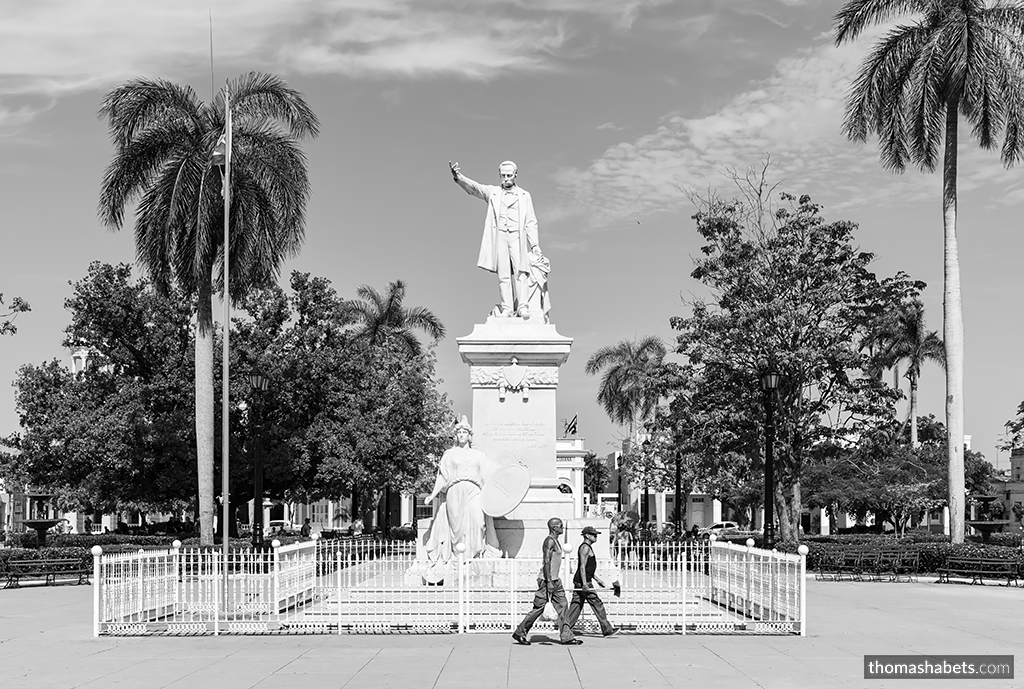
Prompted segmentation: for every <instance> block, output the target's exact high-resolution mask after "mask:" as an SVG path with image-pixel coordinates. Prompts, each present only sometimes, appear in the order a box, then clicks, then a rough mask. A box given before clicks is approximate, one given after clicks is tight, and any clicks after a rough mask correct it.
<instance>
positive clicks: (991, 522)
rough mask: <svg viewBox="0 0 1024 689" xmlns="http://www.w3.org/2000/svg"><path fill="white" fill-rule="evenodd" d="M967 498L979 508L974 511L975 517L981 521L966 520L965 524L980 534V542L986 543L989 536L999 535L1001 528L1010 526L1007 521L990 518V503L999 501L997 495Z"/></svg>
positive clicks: (969, 496) (970, 496)
mask: <svg viewBox="0 0 1024 689" xmlns="http://www.w3.org/2000/svg"><path fill="white" fill-rule="evenodd" d="M967 497H968V498H970V499H971V500H973V501H974V502H976V503H978V505H979V507H978V509H977V511H976V513H977V516H979V517H981V519H968V520H967V521H966V524H967V525H968V526H970V527H971V528H973V529H975V530H976V531H978V532H980V533H981V541H982V542H983V543H987V542H988V539H989V536H991V535H992V534H993V533H999V532H1001V531H1002V530H1003V527H1005V526H1008V525H1009V524H1010V520H1009V519H993V518H992V503H993V502H995V501H996V500H999V499H1000V496H998V495H968V496H967Z"/></svg>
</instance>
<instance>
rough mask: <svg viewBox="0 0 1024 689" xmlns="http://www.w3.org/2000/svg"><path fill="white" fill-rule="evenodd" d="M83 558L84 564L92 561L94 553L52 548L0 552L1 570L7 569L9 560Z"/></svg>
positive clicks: (5, 549) (80, 549)
mask: <svg viewBox="0 0 1024 689" xmlns="http://www.w3.org/2000/svg"><path fill="white" fill-rule="evenodd" d="M67 558H81V559H82V561H83V562H86V561H88V562H91V561H92V553H91V552H89V549H88V548H78V547H50V546H47V547H45V548H3V549H2V550H0V569H6V568H7V562H8V561H9V560H58V559H67Z"/></svg>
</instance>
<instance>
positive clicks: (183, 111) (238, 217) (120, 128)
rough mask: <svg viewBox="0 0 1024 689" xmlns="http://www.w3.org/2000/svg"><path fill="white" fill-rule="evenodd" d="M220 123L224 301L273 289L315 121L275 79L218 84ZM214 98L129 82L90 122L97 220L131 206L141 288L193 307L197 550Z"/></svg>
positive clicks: (254, 77) (298, 213)
mask: <svg viewBox="0 0 1024 689" xmlns="http://www.w3.org/2000/svg"><path fill="white" fill-rule="evenodd" d="M228 91H229V92H230V97H231V114H232V123H233V127H232V132H233V133H232V151H231V153H230V155H231V159H232V167H231V190H230V192H231V194H230V199H231V228H230V235H231V239H230V242H231V251H230V252H229V253H230V260H231V265H230V266H229V270H230V278H231V279H230V286H231V294H230V295H228V296H229V298H231V299H232V300H233V301H237V300H239V299H240V298H242V297H244V296H245V295H246V294H247V293H248V292H249V291H250V290H252V289H253V288H256V287H261V286H265V285H267V284H270V283H271V282H273V280H274V279H275V278H276V276H277V274H278V272H279V271H280V268H281V265H282V263H283V262H284V260H285V259H287V258H289V257H291V256H293V255H295V254H296V253H297V252H298V250H299V247H300V245H301V242H302V238H303V232H304V222H305V221H304V215H305V205H306V199H307V198H308V196H309V190H310V187H309V180H308V178H307V175H306V160H305V156H304V155H303V153H302V151H301V150H300V148H299V146H298V141H299V140H300V139H302V138H304V137H306V136H315V135H316V134H317V132H318V129H319V123H318V121H317V118H316V115H314V114H313V111H312V110H311V109H310V108H309V106H308V105H307V104H306V101H305V100H304V99H303V97H302V95H301V94H299V93H298V92H297V91H295V90H293V89H290V88H288V87H287V86H286V85H285V83H284V82H283V81H282V80H281V79H279V78H278V77H276V76H272V75H269V74H260V73H255V72H254V73H250V74H247V75H245V76H242V77H241V78H239V79H237V80H235V81H232V82H229V84H228ZM224 104H225V94H224V92H221V93H219V94H218V95H217V97H216V98H215V99H214V101H213V102H212V103H203V102H201V101H200V100H199V99H198V98H197V96H196V94H195V92H194V91H193V90H192V89H191V88H190V87H187V86H180V85H177V84H173V83H170V82H168V81H164V80H153V79H135V80H132V81H129V82H127V83H125V84H122V85H121V86H118V87H116V88H114V89H113V90H111V91H110V92H109V93H108V94H107V95H106V97H105V98H104V99H103V104H102V106H101V108H100V116H101V117H102V118H104V119H106V120H107V122H108V125H109V129H110V137H111V141H112V143H113V145H114V156H113V159H112V160H111V162H110V165H109V166H108V167H107V169H106V172H105V174H104V177H103V182H102V185H101V190H100V201H99V215H100V219H101V220H102V222H103V223H104V224H106V225H107V226H108V227H111V228H112V229H115V230H118V229H120V228H121V226H122V224H123V222H124V211H125V208H126V207H128V206H129V205H131V204H132V203H136V202H137V205H136V211H135V237H136V251H137V253H138V257H139V262H140V263H141V264H142V265H143V266H144V267H145V269H146V270H147V271H148V273H149V276H150V279H151V280H152V281H153V284H154V285H155V286H156V287H157V288H158V289H159V290H161V292H162V293H164V294H169V291H170V287H171V285H172V284H174V285H176V286H177V288H178V289H179V290H180V291H181V292H182V293H183V294H184V295H185V296H187V297H196V298H197V320H196V347H195V404H196V413H195V423H196V454H197V475H198V482H199V512H200V522H201V534H200V539H201V542H202V543H204V544H209V543H212V542H213V516H214V505H213V475H214V463H213V459H214V449H213V439H214V414H213V400H214V390H213V303H212V300H213V295H214V292H215V290H216V289H218V286H219V288H220V289H221V291H223V285H224V275H223V274H221V273H222V272H223V268H222V266H223V260H222V258H218V255H220V256H221V257H222V256H223V250H224V247H223V246H222V244H223V236H224V231H223V229H224V214H223V201H222V194H223V189H222V182H221V179H220V176H219V175H218V174H217V172H216V169H215V166H214V165H213V162H212V160H213V153H214V149H215V147H216V145H217V142H218V139H219V137H220V136H221V134H222V132H224V130H225V121H226V120H225V107H224Z"/></svg>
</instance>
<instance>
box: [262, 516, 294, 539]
mask: <svg viewBox="0 0 1024 689" xmlns="http://www.w3.org/2000/svg"><path fill="white" fill-rule="evenodd" d="M298 532H299V527H298V526H296V525H294V524H292V523H291V522H290V521H288V520H287V519H271V520H270V523H269V524H267V534H268V535H269V534H275V533H282V534H291V533H298Z"/></svg>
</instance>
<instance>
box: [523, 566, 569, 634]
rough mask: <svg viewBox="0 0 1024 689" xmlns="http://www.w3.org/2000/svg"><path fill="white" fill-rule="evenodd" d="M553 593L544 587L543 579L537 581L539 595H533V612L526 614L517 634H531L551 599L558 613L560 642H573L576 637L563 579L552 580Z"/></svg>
mask: <svg viewBox="0 0 1024 689" xmlns="http://www.w3.org/2000/svg"><path fill="white" fill-rule="evenodd" d="M551 584H552V586H551V593H550V594H549V593H548V589H547V586H545V585H544V580H543V579H541V578H538V579H537V593H535V594H533V610H531V611H530V612H528V613H526V617H524V618H523V621H522V622H520V623H519V626H518V627H516V634H518V635H519V636H523V637H525V636H526V635H527V634H529V633H530V627H532V626H533V623H534V622H536V621H537V619H538V618H539V617H540V616H541V614H542V613H543V612H544V604H545V603H547V602H548V598H549V596H550V598H551V605H553V606H554V607H555V611H556V612H558V640H559V641H562V642H567V641H572V640H573V639H574V638H575V636H574V635H573V633H572V629H570V626H571V625H569V624H568V612H569V611H568V609H567V608H568V605H567V601H566V599H565V589H564V588H563V587H562V580H561V579H552V580H551Z"/></svg>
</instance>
